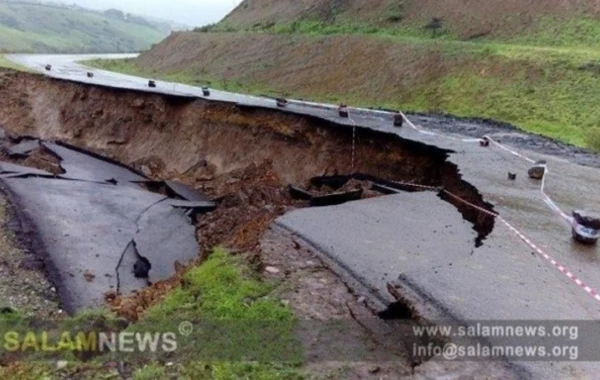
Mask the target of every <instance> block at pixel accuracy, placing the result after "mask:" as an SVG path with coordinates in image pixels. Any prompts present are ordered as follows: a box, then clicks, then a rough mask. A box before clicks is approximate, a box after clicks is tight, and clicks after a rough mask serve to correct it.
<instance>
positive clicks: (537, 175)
mask: <svg viewBox="0 0 600 380" xmlns="http://www.w3.org/2000/svg"><path fill="white" fill-rule="evenodd" d="M527 174H529V178H533V179H538V180H540V179H542V178H544V174H546V161H538V162H536V163H535V165H533V166H532V167H531V168H530V169H529V171H528V172H527Z"/></svg>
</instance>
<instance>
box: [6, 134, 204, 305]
mask: <svg viewBox="0 0 600 380" xmlns="http://www.w3.org/2000/svg"><path fill="white" fill-rule="evenodd" d="M42 143H43V144H44V146H46V147H47V148H48V149H50V150H51V151H52V152H54V153H55V154H56V155H57V156H59V157H60V158H61V165H62V166H63V167H64V169H65V170H66V172H65V174H64V175H61V176H58V177H54V176H53V175H51V174H50V173H46V172H44V171H40V170H37V169H33V168H29V167H24V166H20V165H15V164H12V163H7V162H0V168H2V171H3V173H8V175H6V176H4V175H3V176H0V177H2V181H3V184H4V186H6V187H8V189H9V190H10V192H11V193H12V194H14V197H15V198H16V202H17V204H18V206H19V207H18V208H19V210H20V212H21V213H22V214H24V216H25V217H26V218H27V219H28V220H30V221H31V222H32V224H33V225H34V226H35V230H36V233H37V236H38V238H39V239H40V240H41V243H42V245H43V247H44V251H45V255H47V257H45V258H44V259H45V260H46V261H49V264H50V265H47V267H48V270H49V274H50V276H51V278H52V280H53V282H54V283H55V284H56V286H57V290H58V294H59V296H60V298H61V304H62V307H63V308H64V309H65V311H67V312H68V313H75V312H77V311H81V310H83V309H89V308H96V307H100V306H102V305H103V304H104V298H105V294H106V293H108V292H113V291H114V292H117V293H123V294H125V293H128V292H131V291H134V290H137V289H140V288H142V287H145V286H147V285H148V284H149V283H153V282H157V281H161V280H165V279H168V278H170V277H172V276H173V275H174V273H175V263H176V262H179V263H180V264H181V265H186V264H188V263H189V262H190V261H192V260H194V259H195V258H196V257H197V256H198V253H199V250H200V248H199V245H198V242H197V240H196V236H195V228H194V226H193V225H192V224H191V220H190V218H189V217H187V216H186V215H185V212H186V211H187V210H189V209H192V208H194V207H196V206H197V205H195V204H193V203H191V204H190V205H186V204H178V206H179V207H174V206H173V204H171V202H170V201H174V200H173V199H170V198H169V197H167V196H164V195H161V194H156V193H153V192H150V191H147V190H144V189H142V188H141V187H139V186H138V185H136V184H134V183H132V182H131V181H140V180H145V178H143V177H141V176H139V175H137V174H135V173H134V172H132V171H130V170H128V169H126V168H124V167H121V166H118V165H114V164H112V163H110V162H107V161H103V160H100V159H98V158H95V157H93V156H90V155H86V154H84V153H82V152H78V151H74V150H71V149H68V148H66V147H62V146H59V145H57V144H54V143H47V142H42ZM109 179H115V180H116V181H117V182H116V184H113V183H107V182H106V181H107V180H109ZM180 202H181V201H180ZM209 203H210V202H206V201H205V202H203V205H204V206H205V207H207V206H208V204H209ZM140 260H147V261H148V262H150V264H151V268H150V270H149V271H148V273H147V274H146V275H145V277H147V278H139V276H137V275H136V273H134V268H135V266H136V263H139V262H140Z"/></svg>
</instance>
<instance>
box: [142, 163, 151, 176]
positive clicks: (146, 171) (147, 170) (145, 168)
mask: <svg viewBox="0 0 600 380" xmlns="http://www.w3.org/2000/svg"><path fill="white" fill-rule="evenodd" d="M140 170H141V171H142V173H144V175H145V176H146V177H150V176H151V175H152V170H150V168H149V167H148V166H147V165H142V167H141V168H140Z"/></svg>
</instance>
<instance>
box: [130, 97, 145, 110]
mask: <svg viewBox="0 0 600 380" xmlns="http://www.w3.org/2000/svg"><path fill="white" fill-rule="evenodd" d="M144 104H145V102H144V99H141V98H138V99H136V100H134V101H133V103H132V104H131V106H132V107H133V108H142V107H144Z"/></svg>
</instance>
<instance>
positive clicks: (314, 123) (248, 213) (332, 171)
mask: <svg viewBox="0 0 600 380" xmlns="http://www.w3.org/2000/svg"><path fill="white" fill-rule="evenodd" d="M0 125H1V126H2V127H3V128H4V130H5V131H6V132H7V133H9V135H12V136H34V137H38V138H41V139H44V140H61V141H63V142H66V143H69V144H72V145H75V146H78V147H80V148H84V149H88V150H91V151H93V152H95V153H98V154H102V155H104V156H106V157H109V158H112V159H116V160H118V161H120V162H122V163H125V164H128V165H130V166H133V167H134V168H136V169H138V170H140V171H142V172H144V173H145V174H146V175H147V176H149V177H150V178H153V179H161V180H168V179H174V180H179V181H182V182H184V183H186V184H188V185H190V186H192V187H194V188H196V189H198V190H200V191H201V192H204V193H206V194H207V195H209V196H210V197H211V198H212V199H217V200H219V202H220V205H219V207H218V208H217V210H216V211H214V212H212V213H209V214H207V215H204V216H202V217H201V218H200V219H199V220H198V221H197V227H198V228H197V235H198V240H199V242H200V244H201V246H202V248H203V250H202V252H200V259H202V258H204V257H206V254H207V252H208V250H209V249H211V248H213V247H214V246H217V245H224V246H227V247H229V248H231V249H233V250H237V251H240V252H252V253H255V254H256V255H260V254H259V253H258V252H257V251H256V249H257V245H258V243H259V238H260V237H261V236H262V234H263V232H264V231H265V230H266V229H267V227H268V226H269V225H270V224H271V222H272V221H273V220H274V219H275V218H276V217H278V216H280V215H282V214H283V213H285V212H286V211H287V210H289V209H290V208H297V207H305V206H307V203H306V202H304V203H303V201H295V200H293V199H292V198H291V196H290V194H289V192H288V188H287V187H288V185H289V184H298V185H301V186H303V187H305V188H310V181H309V180H310V179H311V178H313V177H315V176H324V175H325V176H328V175H348V174H353V173H361V174H364V175H368V176H369V177H370V178H372V177H375V178H379V179H384V180H386V181H408V182H414V183H419V184H424V185H431V186H444V187H445V188H446V189H448V190H450V191H451V192H453V193H454V194H457V195H459V196H461V197H463V198H464V199H466V200H468V201H470V202H472V203H474V204H477V205H479V206H481V207H484V208H487V209H490V208H491V207H492V205H490V204H488V203H487V202H485V201H484V200H483V199H482V196H481V195H480V194H479V193H478V191H477V189H475V188H474V187H473V186H471V185H470V184H468V183H466V182H464V181H463V180H462V179H461V176H460V174H459V172H458V168H457V167H456V166H455V165H454V164H452V163H451V162H448V161H447V157H448V153H449V152H447V151H444V150H441V149H439V148H436V147H432V146H428V145H424V144H421V143H417V142H412V141H408V140H403V139H401V138H400V137H398V136H396V135H391V134H386V133H381V132H376V131H371V130H366V129H360V130H358V131H357V139H356V152H355V153H356V160H355V163H354V165H355V166H354V169H353V168H352V160H351V157H352V145H353V144H352V136H353V133H352V129H351V128H348V127H342V126H339V125H337V124H334V123H331V122H328V121H325V120H322V119H318V118H312V117H307V116H300V115H294V114H288V113H283V112H280V111H278V110H268V109H260V108H252V107H240V106H237V105H235V104H228V103H219V102H211V101H206V100H202V99H186V98H175V97H169V96H163V95H158V94H151V93H141V92H134V91H125V90H117V89H111V88H104V87H98V86H91V85H83V84H77V83H73V82H67V81H59V80H55V79H50V78H45V77H43V76H39V75H34V74H28V73H17V72H7V71H4V72H3V71H0ZM347 186H348V187H354V186H363V184H361V183H360V181H351V182H349V183H348V185H347ZM364 196H366V197H370V196H373V194H372V192H365V194H364ZM445 200H446V201H448V202H450V203H453V204H454V205H455V206H456V207H457V210H458V211H459V212H460V213H461V214H462V215H463V217H464V219H466V220H468V221H470V222H471V223H472V224H473V226H474V227H473V228H474V229H475V230H476V232H477V233H478V237H477V239H476V241H475V245H476V246H479V245H480V244H482V241H483V240H484V239H485V238H486V236H487V235H488V234H489V233H490V232H491V231H492V229H493V227H494V218H493V217H490V216H489V215H488V214H485V213H482V212H479V211H477V210H476V209H473V208H470V207H467V206H465V204H464V203H462V202H458V201H455V200H454V199H445ZM258 260H259V261H260V258H259V259H258ZM177 271H178V273H183V272H181V271H180V270H179V269H177ZM177 281H178V280H177V278H174V279H173V281H166V282H161V283H157V284H154V285H153V287H152V288H150V289H148V290H144V291H142V292H140V293H138V294H137V295H135V296H134V297H133V298H131V299H122V298H121V297H117V295H116V294H107V301H109V302H110V303H111V304H112V305H113V306H114V307H115V309H116V310H117V312H118V313H119V314H120V315H123V316H126V317H128V318H130V319H137V318H138V317H139V314H140V313H141V312H142V311H143V310H144V309H145V308H146V307H148V306H149V305H151V304H153V303H154V302H156V301H157V300H159V299H160V297H162V296H163V295H164V294H165V293H166V292H168V290H169V289H172V288H173V287H174V286H176V284H177Z"/></svg>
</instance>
